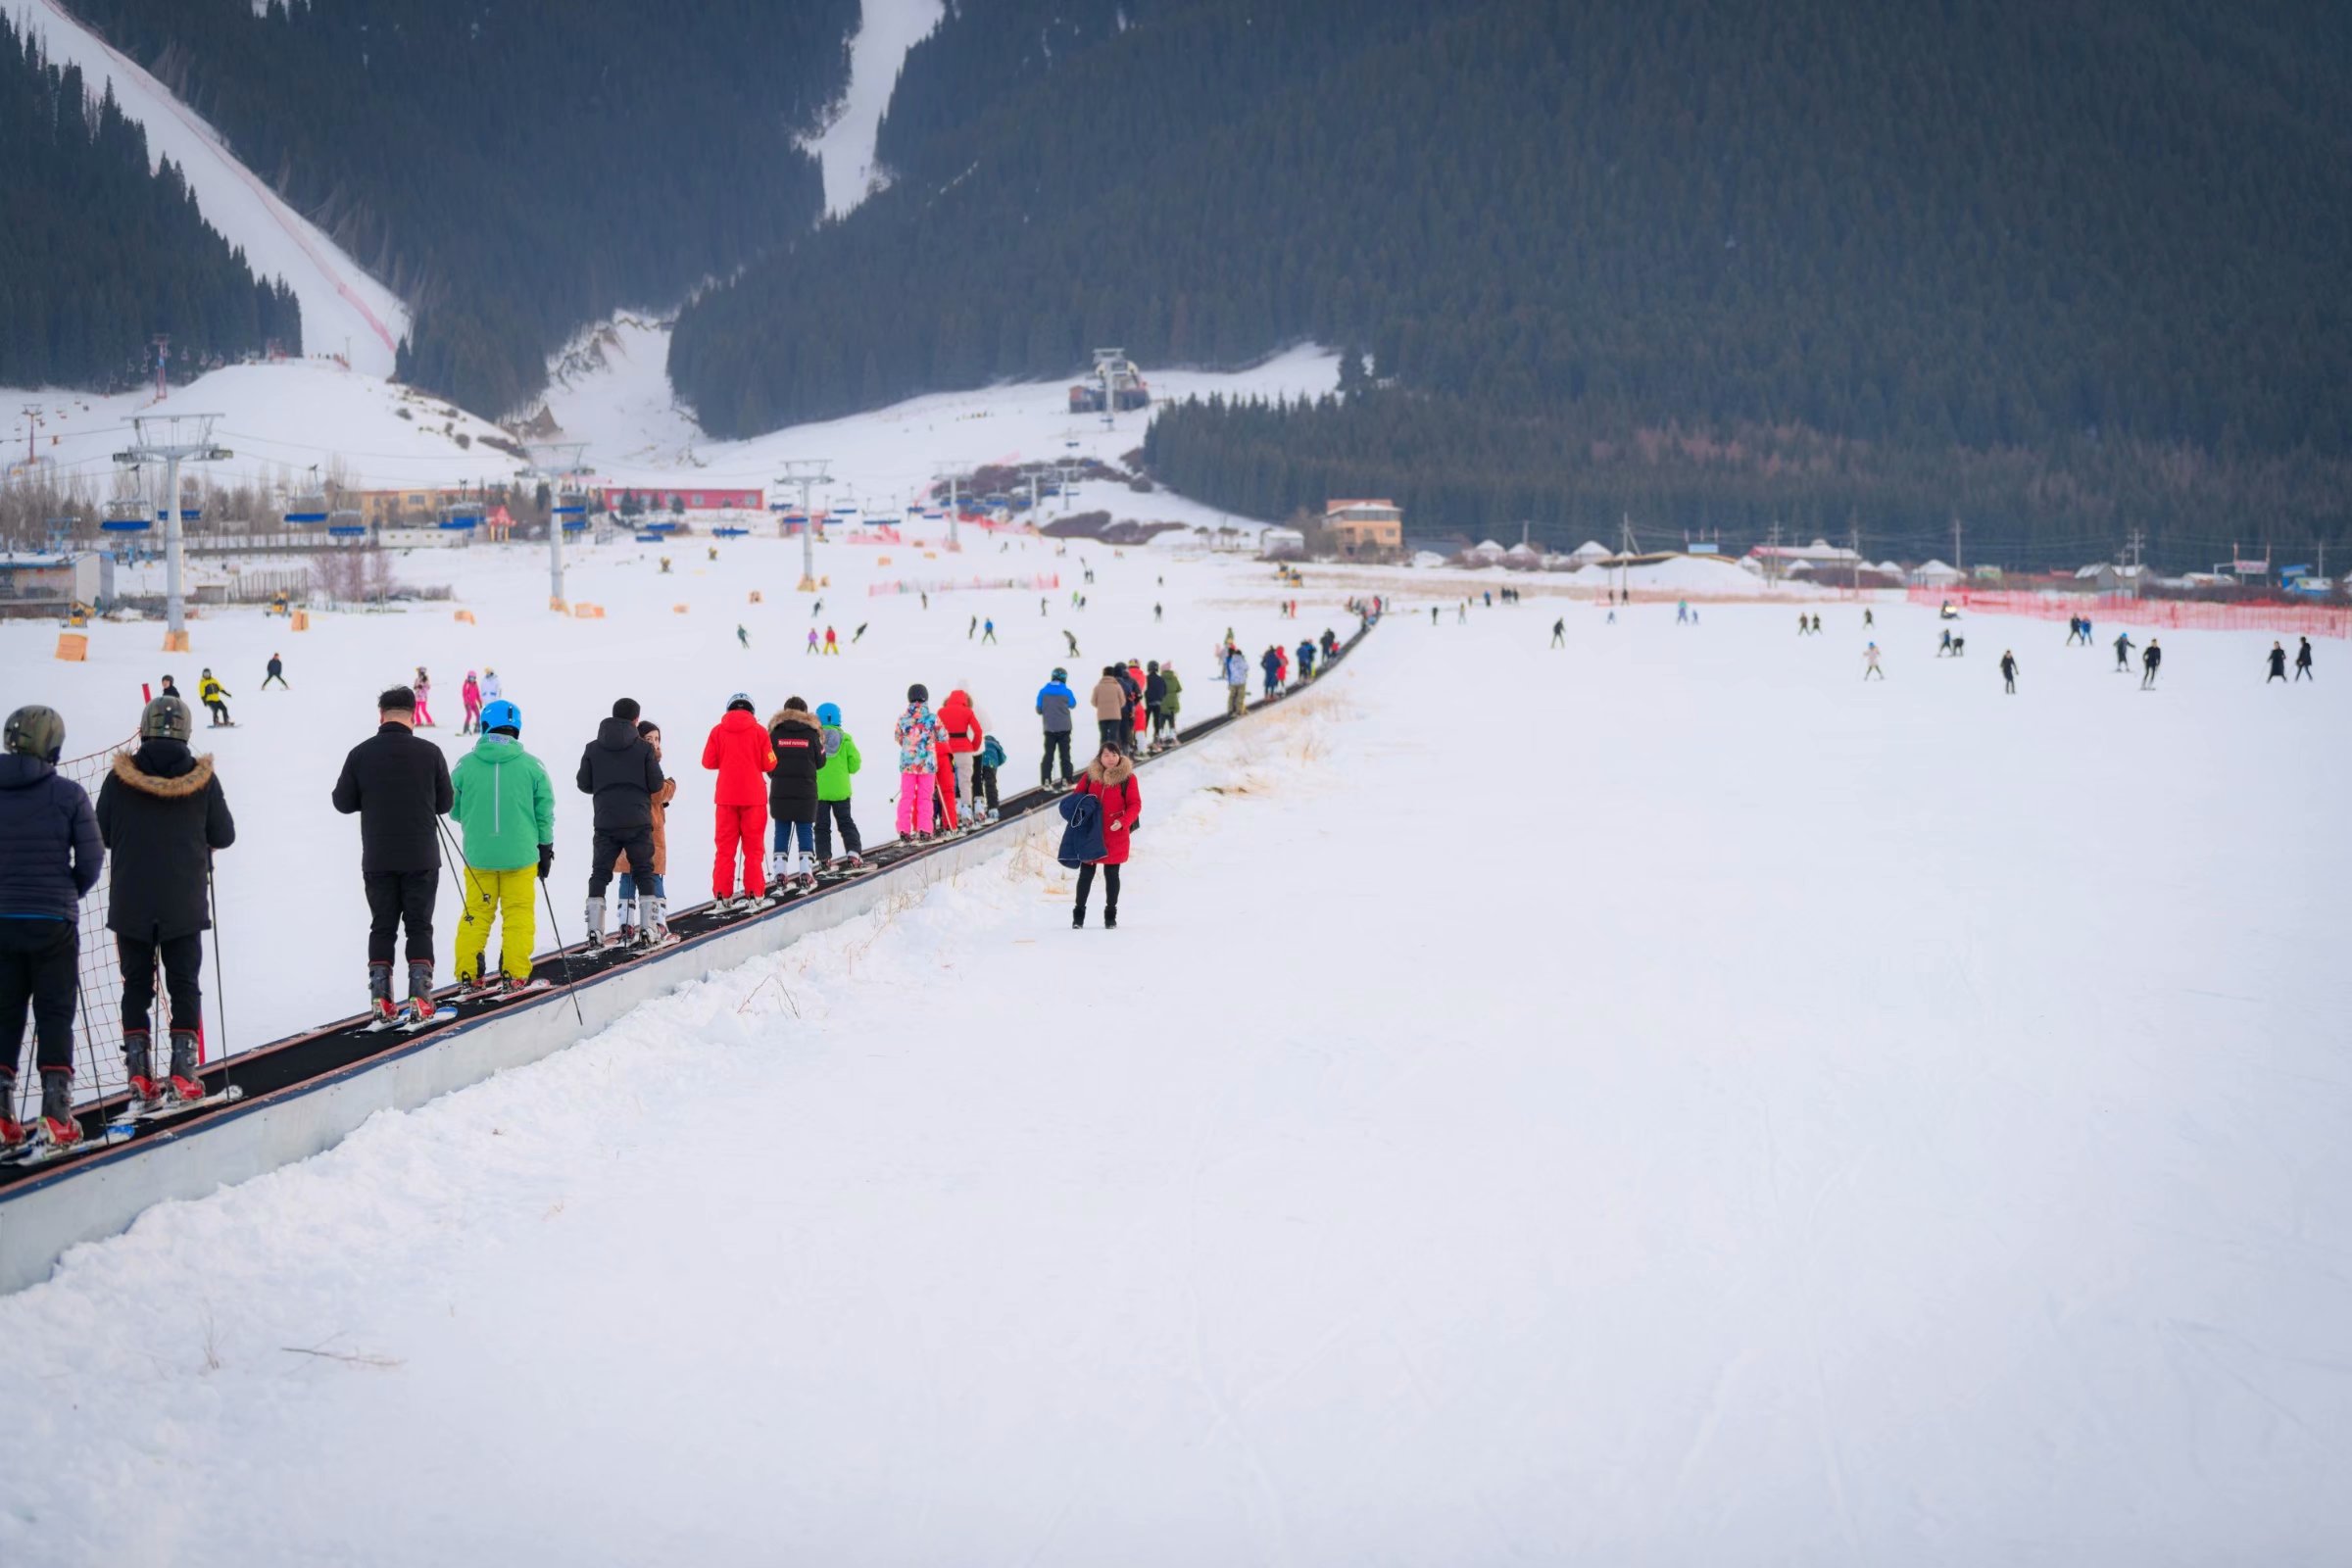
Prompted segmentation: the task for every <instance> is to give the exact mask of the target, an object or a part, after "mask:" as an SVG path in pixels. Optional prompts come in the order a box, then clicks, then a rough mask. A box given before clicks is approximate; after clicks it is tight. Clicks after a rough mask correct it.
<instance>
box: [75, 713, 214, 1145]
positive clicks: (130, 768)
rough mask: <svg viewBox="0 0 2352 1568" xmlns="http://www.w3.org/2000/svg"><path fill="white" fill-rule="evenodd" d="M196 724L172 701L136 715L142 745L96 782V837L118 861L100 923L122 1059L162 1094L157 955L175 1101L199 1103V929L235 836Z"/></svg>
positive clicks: (135, 1088)
mask: <svg viewBox="0 0 2352 1568" xmlns="http://www.w3.org/2000/svg"><path fill="white" fill-rule="evenodd" d="M192 722H193V720H192V719H191V718H190V715H189V713H188V705H187V704H185V703H183V702H181V701H180V700H179V699H178V698H176V697H158V698H157V699H156V700H155V701H154V702H152V703H149V704H148V705H147V710H146V711H145V712H143V713H141V714H140V715H139V749H138V750H137V751H136V752H117V753H116V754H115V760H114V766H113V768H112V770H111V771H109V772H108V774H107V775H106V778H105V780H104V781H103V782H101V783H100V784H99V786H98V836H99V837H100V838H101V839H102V840H104V841H105V844H106V849H107V853H108V854H110V855H112V856H113V857H114V858H115V874H114V878H113V880H112V882H111V883H110V884H109V886H108V888H107V905H106V925H107V929H108V930H110V931H112V932H114V934H115V952H116V955H117V956H119V957H120V958H121V959H122V963H123V1065H124V1069H125V1071H126V1073H127V1074H128V1076H129V1079H130V1087H131V1090H132V1092H134V1093H135V1094H137V1095H138V1097H139V1098H140V1099H141V1100H147V1101H153V1100H157V1099H159V1098H161V1096H162V1094H163V1093H164V1088H163V1087H162V1086H159V1085H158V1084H157V1083H156V1080H155V1069H154V1060H153V1046H152V1042H153V1039H154V1035H153V1032H152V1029H151V1027H150V1024H149V1020H148V1009H149V1008H150V1007H151V1006H152V1005H154V1002H155V962H156V957H157V956H158V954H159V953H160V954H161V956H162V957H163V962H164V983H165V986H166V988H167V989H168V990H169V991H170V993H171V997H172V1064H171V1070H170V1074H169V1079H170V1082H169V1091H170V1093H171V1094H172V1097H173V1098H174V1099H178V1100H201V1099H203V1098H204V1085H203V1083H202V1082H201V1081H200V1080H199V1079H198V1077H197V1073H196V1039H197V1031H198V1030H199V1029H201V1028H203V1027H204V997H203V993H202V991H201V990H200V989H199V987H198V984H197V976H198V971H199V969H200V968H201V966H202V964H203V960H204V931H205V928H206V927H207V926H209V925H211V924H212V923H213V920H212V900H211V897H210V886H211V882H212V868H213V851H215V850H225V849H227V848H228V847H229V846H230V845H231V844H234V843H235V842H236V841H237V824H236V822H235V820H234V819H232V818H231V817H230V816H229V814H228V797H227V796H226V795H224V794H222V793H221V780H220V778H219V777H218V776H217V775H216V774H215V773H214V772H213V760H212V759H211V758H209V757H198V756H196V755H195V754H194V753H193V752H191V751H189V749H188V735H189V732H190V728H191V725H192Z"/></svg>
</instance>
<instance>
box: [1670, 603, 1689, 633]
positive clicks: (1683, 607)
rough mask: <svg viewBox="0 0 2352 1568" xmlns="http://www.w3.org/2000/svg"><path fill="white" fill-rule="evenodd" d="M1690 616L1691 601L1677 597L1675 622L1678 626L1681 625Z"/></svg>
mask: <svg viewBox="0 0 2352 1568" xmlns="http://www.w3.org/2000/svg"><path fill="white" fill-rule="evenodd" d="M1690 618H1691V601H1690V600H1688V599H1677V600H1676V601H1675V602H1674V623H1675V624H1676V625H1677V626H1680V625H1681V624H1683V622H1685V621H1687V620H1689V619H1690Z"/></svg>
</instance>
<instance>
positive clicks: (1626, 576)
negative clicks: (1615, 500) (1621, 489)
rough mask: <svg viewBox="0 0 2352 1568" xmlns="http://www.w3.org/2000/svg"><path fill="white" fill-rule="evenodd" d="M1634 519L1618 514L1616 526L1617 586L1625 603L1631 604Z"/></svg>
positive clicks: (1628, 514) (1628, 515)
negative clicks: (1623, 594)
mask: <svg viewBox="0 0 2352 1568" xmlns="http://www.w3.org/2000/svg"><path fill="white" fill-rule="evenodd" d="M1633 555H1634V518H1633V515H1632V514H1631V513H1625V514H1621V515H1620V520H1619V522H1618V525H1617V586H1618V587H1619V588H1620V589H1622V590H1623V591H1624V592H1625V595H1626V602H1627V603H1629V604H1630V603H1632V602H1633V580H1634V576H1633V573H1634V563H1633Z"/></svg>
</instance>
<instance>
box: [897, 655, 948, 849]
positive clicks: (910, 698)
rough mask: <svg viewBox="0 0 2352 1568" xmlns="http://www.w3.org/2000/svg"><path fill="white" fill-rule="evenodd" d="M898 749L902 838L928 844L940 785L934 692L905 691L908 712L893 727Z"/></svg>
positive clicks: (921, 687) (916, 686) (921, 688)
mask: <svg viewBox="0 0 2352 1568" xmlns="http://www.w3.org/2000/svg"><path fill="white" fill-rule="evenodd" d="M890 733H891V738H892V739H893V740H895V741H897V742H898V746H899V837H901V838H903V839H911V840H913V841H914V842H916V843H919V844H928V843H929V842H930V841H931V839H932V836H933V833H932V816H931V805H932V796H933V793H934V791H935V790H936V788H937V786H938V783H939V760H938V757H939V740H940V735H939V720H938V719H936V718H934V717H932V716H931V692H930V689H929V688H928V687H926V686H924V685H923V684H922V683H921V682H919V681H918V682H916V683H915V684H914V685H912V686H909V687H907V711H905V712H903V713H901V714H900V715H899V721H898V722H897V723H896V724H894V725H892V726H891V732H890Z"/></svg>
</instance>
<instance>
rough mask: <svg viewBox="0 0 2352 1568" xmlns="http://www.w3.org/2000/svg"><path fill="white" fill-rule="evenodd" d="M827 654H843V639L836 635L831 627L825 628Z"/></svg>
mask: <svg viewBox="0 0 2352 1568" xmlns="http://www.w3.org/2000/svg"><path fill="white" fill-rule="evenodd" d="M825 652H826V653H828V654H838V653H840V652H841V639H840V638H839V637H837V636H835V635H834V632H833V628H832V627H830V626H827V627H826V628H825Z"/></svg>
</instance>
